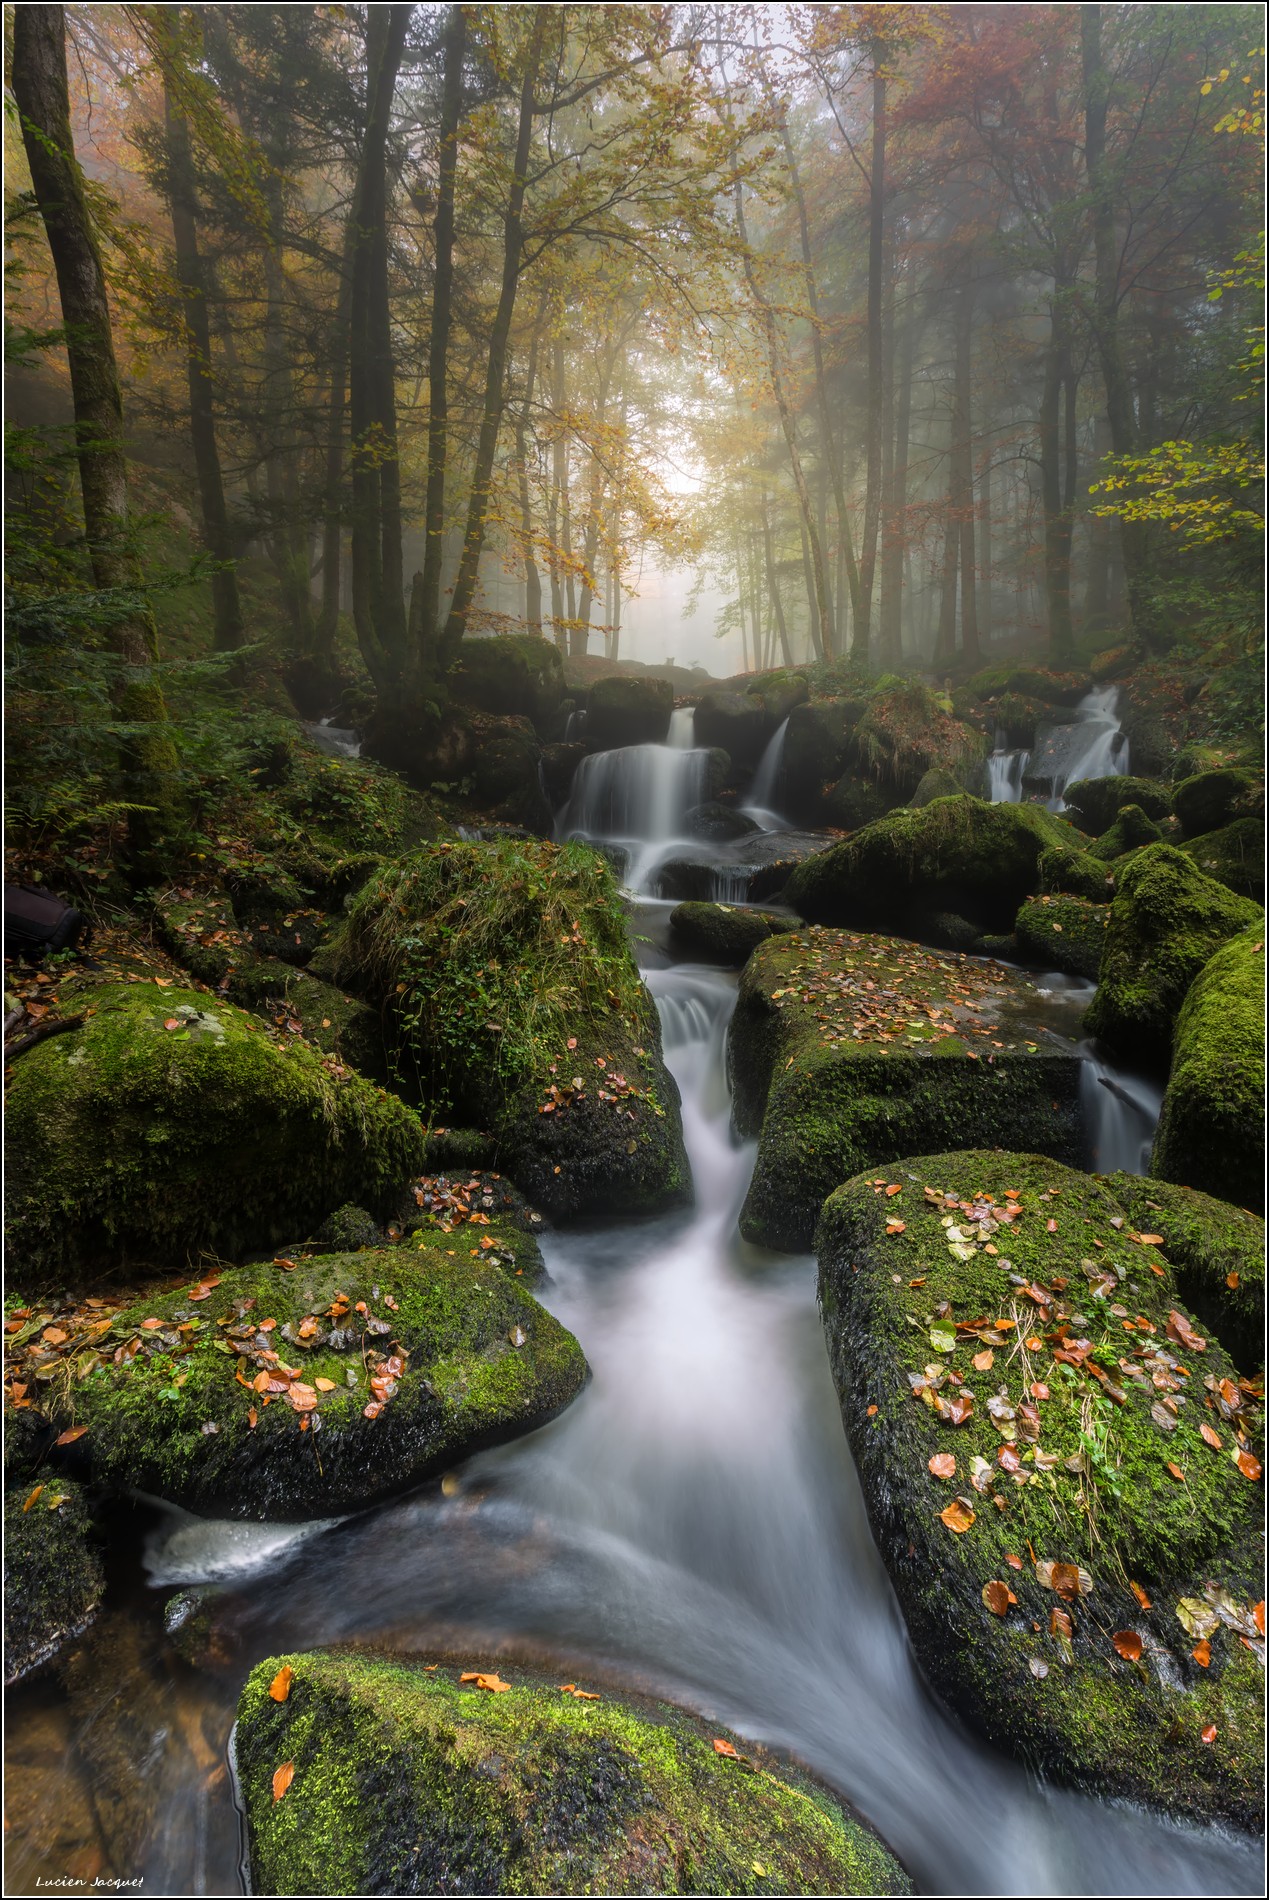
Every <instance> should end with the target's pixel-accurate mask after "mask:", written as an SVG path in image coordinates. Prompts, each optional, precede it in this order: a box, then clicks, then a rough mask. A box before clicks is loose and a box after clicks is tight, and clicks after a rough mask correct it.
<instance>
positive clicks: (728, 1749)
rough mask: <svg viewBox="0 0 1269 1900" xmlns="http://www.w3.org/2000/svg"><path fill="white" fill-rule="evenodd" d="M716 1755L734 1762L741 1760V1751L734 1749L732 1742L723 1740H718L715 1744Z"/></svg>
mask: <svg viewBox="0 0 1269 1900" xmlns="http://www.w3.org/2000/svg"><path fill="white" fill-rule="evenodd" d="M714 1753H715V1754H716V1755H726V1756H728V1757H729V1758H730V1759H731V1760H732V1761H739V1760H740V1751H739V1749H736V1748H733V1747H732V1745H731V1743H730V1742H724V1741H723V1740H722V1739H721V1738H717V1739H716V1740H715V1742H714Z"/></svg>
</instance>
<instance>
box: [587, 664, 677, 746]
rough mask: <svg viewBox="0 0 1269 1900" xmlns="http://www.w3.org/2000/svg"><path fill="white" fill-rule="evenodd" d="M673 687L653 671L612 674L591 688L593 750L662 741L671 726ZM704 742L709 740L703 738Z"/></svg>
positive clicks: (589, 728) (589, 718) (589, 713)
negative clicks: (652, 672) (651, 672)
mask: <svg viewBox="0 0 1269 1900" xmlns="http://www.w3.org/2000/svg"><path fill="white" fill-rule="evenodd" d="M673 711H674V688H673V687H672V686H671V684H670V682H669V680H662V679H655V678H654V677H653V676H652V675H651V674H648V673H643V674H639V675H629V676H628V675H625V674H620V673H614V674H611V675H610V676H609V677H608V678H607V679H600V680H596V681H595V684H594V685H593V686H592V687H591V689H590V699H589V703H588V710H587V722H586V743H587V745H588V747H589V748H590V750H591V751H592V752H607V751H610V750H611V749H612V748H613V747H615V746H627V745H661V744H662V743H663V742H664V740H665V735H666V733H667V732H668V731H669V730H670V714H671V713H672V712H673ZM701 743H702V744H704V743H706V742H705V741H704V740H702V741H701Z"/></svg>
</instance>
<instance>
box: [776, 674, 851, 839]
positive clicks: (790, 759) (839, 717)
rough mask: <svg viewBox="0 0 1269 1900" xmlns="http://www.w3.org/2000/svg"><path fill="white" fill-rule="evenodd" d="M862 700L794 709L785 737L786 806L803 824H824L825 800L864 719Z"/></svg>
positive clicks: (824, 702)
mask: <svg viewBox="0 0 1269 1900" xmlns="http://www.w3.org/2000/svg"><path fill="white" fill-rule="evenodd" d="M866 704H867V702H866V700H863V699H851V698H828V699H814V700H811V701H810V702H809V704H807V705H804V706H795V707H794V708H793V711H792V712H791V713H790V714H789V730H788V731H787V733H786V734H785V736H784V793H783V797H784V805H785V807H786V809H787V810H788V813H789V815H790V817H792V818H796V819H797V820H798V822H799V823H801V824H816V823H821V822H822V821H823V818H824V799H825V796H826V794H827V792H828V790H829V788H830V787H831V786H833V785H834V784H835V783H836V782H837V780H838V779H839V778H840V777H841V775H842V768H843V766H844V765H845V762H846V748H847V743H848V741H849V739H850V735H851V733H852V732H853V731H854V730H855V727H856V726H857V725H858V723H859V721H860V719H861V718H862V717H863V714H864V708H865V706H866Z"/></svg>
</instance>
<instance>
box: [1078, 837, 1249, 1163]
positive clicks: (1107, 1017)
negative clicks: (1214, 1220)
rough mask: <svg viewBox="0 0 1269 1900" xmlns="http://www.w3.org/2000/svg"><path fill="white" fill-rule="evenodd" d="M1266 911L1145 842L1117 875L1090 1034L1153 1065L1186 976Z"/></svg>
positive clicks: (1162, 1054)
mask: <svg viewBox="0 0 1269 1900" xmlns="http://www.w3.org/2000/svg"><path fill="white" fill-rule="evenodd" d="M1263 915H1264V913H1263V912H1262V911H1261V910H1260V908H1259V906H1258V905H1256V904H1253V903H1251V902H1249V901H1248V899H1246V898H1244V897H1237V896H1235V895H1234V893H1233V892H1232V891H1229V890H1226V888H1225V886H1224V885H1223V884H1217V883H1215V882H1214V880H1213V879H1212V878H1210V877H1205V876H1204V875H1203V873H1202V872H1201V871H1200V870H1199V869H1198V868H1197V866H1196V865H1195V864H1194V863H1193V862H1192V860H1191V859H1190V858H1188V857H1187V856H1186V855H1185V853H1184V852H1183V851H1178V850H1177V849H1176V848H1175V846H1173V845H1169V844H1152V845H1148V846H1147V847H1146V849H1145V850H1144V851H1141V852H1140V853H1138V855H1137V856H1136V857H1135V858H1134V859H1133V860H1132V862H1131V864H1129V865H1128V866H1127V867H1126V868H1125V869H1124V870H1123V871H1122V872H1121V874H1120V876H1119V878H1118V881H1117V888H1116V892H1115V899H1114V902H1113V904H1112V905H1111V911H1110V924H1109V926H1108V928H1107V931H1106V949H1105V953H1104V956H1103V959H1102V968H1101V973H1100V976H1099V980H1098V984H1097V994H1096V996H1095V997H1094V998H1093V1001H1092V1003H1091V1004H1090V1006H1089V1009H1088V1014H1087V1016H1086V1018H1085V1022H1086V1024H1087V1026H1088V1029H1089V1031H1090V1032H1091V1034H1093V1035H1094V1036H1104V1037H1105V1038H1106V1040H1107V1042H1110V1043H1113V1044H1114V1045H1115V1047H1116V1048H1117V1049H1119V1050H1120V1051H1121V1052H1122V1053H1123V1054H1125V1055H1127V1054H1131V1055H1134V1056H1136V1057H1138V1058H1139V1059H1141V1060H1144V1061H1146V1062H1148V1063H1150V1064H1151V1065H1152V1066H1153V1067H1155V1068H1159V1067H1163V1066H1166V1063H1167V1058H1168V1052H1169V1051H1170V1049H1171V1047H1172V1028H1173V1024H1174V1023H1175V1021H1176V1019H1177V1017H1178V1015H1179V1014H1180V1011H1181V1005H1182V1003H1183V1002H1184V1001H1185V996H1186V992H1187V991H1188V989H1189V987H1190V984H1191V983H1192V982H1193V981H1194V979H1195V977H1196V976H1197V975H1198V973H1199V971H1200V970H1201V969H1202V968H1203V965H1204V964H1205V963H1206V962H1207V960H1208V958H1209V957H1211V956H1212V955H1213V954H1214V953H1215V952H1216V951H1217V950H1218V949H1219V948H1220V946H1221V945H1222V944H1223V943H1227V942H1228V941H1229V939H1230V938H1231V937H1234V936H1237V934H1238V932H1239V931H1241V930H1246V929H1248V928H1249V927H1250V926H1251V925H1253V924H1256V923H1259V922H1260V921H1261V919H1262V918H1263ZM1190 1185H1191V1186H1193V1185H1195V1184H1194V1183H1193V1182H1192V1183H1191V1184H1190ZM1200 1185H1201V1184H1200Z"/></svg>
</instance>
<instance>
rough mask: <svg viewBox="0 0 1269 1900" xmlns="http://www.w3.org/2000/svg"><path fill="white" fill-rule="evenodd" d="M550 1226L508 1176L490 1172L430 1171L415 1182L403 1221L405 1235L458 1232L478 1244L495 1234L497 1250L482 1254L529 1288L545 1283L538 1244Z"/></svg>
mask: <svg viewBox="0 0 1269 1900" xmlns="http://www.w3.org/2000/svg"><path fill="white" fill-rule="evenodd" d="M545 1227H546V1222H545V1221H544V1220H543V1218H542V1216H541V1214H539V1213H538V1211H537V1209H536V1208H535V1207H530V1205H529V1203H528V1201H526V1199H525V1198H524V1195H523V1194H521V1192H520V1190H519V1188H518V1187H516V1186H515V1184H514V1183H513V1182H511V1181H509V1180H508V1179H507V1178H506V1176H505V1175H504V1174H502V1173H501V1172H496V1171H493V1170H490V1169H488V1168H483V1169H481V1168H469V1169H464V1170H463V1171H462V1172H461V1173H459V1174H448V1173H446V1172H445V1171H444V1170H440V1171H437V1172H430V1173H428V1174H425V1175H423V1176H422V1177H421V1179H420V1180H418V1181H416V1182H415V1184H414V1187H413V1189H412V1190H411V1192H410V1194H409V1195H408V1196H407V1198H406V1201H405V1204H404V1210H403V1213H402V1216H401V1228H402V1232H403V1233H405V1234H406V1235H410V1234H419V1233H422V1234H426V1235H428V1236H430V1238H431V1239H433V1240H435V1239H436V1237H437V1235H438V1234H450V1233H456V1234H458V1235H459V1236H460V1238H462V1239H465V1240H466V1241H467V1242H468V1244H469V1247H470V1243H471V1242H472V1241H475V1242H477V1243H479V1242H480V1241H482V1240H483V1239H484V1238H485V1235H486V1233H487V1232H490V1231H491V1230H492V1231H491V1238H492V1239H493V1240H494V1241H495V1243H496V1244H495V1245H494V1246H492V1247H490V1248H482V1249H481V1251H482V1252H483V1253H486V1254H488V1255H492V1256H493V1257H494V1258H495V1261H496V1264H497V1265H499V1266H501V1267H503V1268H504V1269H505V1270H506V1271H508V1272H510V1273H512V1274H514V1276H515V1278H516V1279H517V1280H519V1281H521V1283H522V1284H523V1285H524V1286H526V1287H535V1286H537V1285H538V1284H539V1282H540V1281H541V1280H542V1279H544V1278H545V1275H546V1263H545V1261H544V1260H543V1258H542V1249H541V1247H540V1246H539V1245H538V1240H539V1237H540V1235H541V1234H542V1233H543V1231H544V1229H545Z"/></svg>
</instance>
